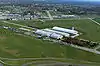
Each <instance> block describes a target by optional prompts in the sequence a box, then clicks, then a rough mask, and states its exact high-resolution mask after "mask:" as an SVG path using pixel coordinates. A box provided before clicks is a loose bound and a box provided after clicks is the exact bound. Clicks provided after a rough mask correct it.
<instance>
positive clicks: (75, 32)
mask: <svg viewBox="0 0 100 66" xmlns="http://www.w3.org/2000/svg"><path fill="white" fill-rule="evenodd" d="M52 29H53V30H57V31H60V32H65V33H69V34H75V35H76V34H78V31H76V30H71V29H66V28H61V27H53V28H52Z"/></svg>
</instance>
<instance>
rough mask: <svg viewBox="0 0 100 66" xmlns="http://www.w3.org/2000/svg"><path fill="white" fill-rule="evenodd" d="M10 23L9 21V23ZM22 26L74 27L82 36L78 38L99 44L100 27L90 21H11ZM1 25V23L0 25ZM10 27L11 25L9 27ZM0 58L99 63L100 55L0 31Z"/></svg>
mask: <svg viewBox="0 0 100 66" xmlns="http://www.w3.org/2000/svg"><path fill="white" fill-rule="evenodd" d="M9 22H11V21H9ZM12 22H15V23H19V24H23V25H33V26H37V27H39V28H51V27H53V26H60V27H65V28H69V27H71V26H74V27H75V28H76V29H77V30H79V31H80V32H81V33H83V35H81V36H80V38H84V39H88V40H93V41H98V42H100V35H99V34H100V30H99V29H100V26H98V25H96V24H94V23H93V22H91V21H90V20H56V21H46V22H45V23H41V22H39V21H33V20H31V21H12ZM0 24H2V23H0ZM10 26H11V25H10ZM0 57H7V58H25V57H27V58H31V57H33V58H42V57H55V58H66V59H67V58H71V59H75V60H84V61H91V62H97V63H100V59H99V58H100V55H96V54H93V53H90V52H86V51H83V50H79V49H75V48H73V47H70V46H64V45H59V44H57V43H53V42H48V41H44V40H38V39H36V38H35V37H24V36H20V35H17V34H15V33H13V32H11V31H8V30H4V29H0Z"/></svg>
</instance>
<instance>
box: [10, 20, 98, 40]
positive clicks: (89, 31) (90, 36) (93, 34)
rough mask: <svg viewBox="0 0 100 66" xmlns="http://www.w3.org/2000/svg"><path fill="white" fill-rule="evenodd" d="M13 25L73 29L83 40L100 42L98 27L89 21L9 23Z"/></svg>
mask: <svg viewBox="0 0 100 66" xmlns="http://www.w3.org/2000/svg"><path fill="white" fill-rule="evenodd" d="M10 22H14V23H19V24H23V25H32V26H34V27H39V28H52V27H54V26H60V27H64V28H70V27H75V28H76V29H77V30H78V31H79V32H81V33H82V34H83V35H81V36H80V38H84V39H87V40H92V41H96V42H100V35H99V34H100V26H99V25H96V24H95V23H93V22H92V21H91V20H89V19H81V20H77V19H75V20H53V21H46V22H45V23H42V22H39V21H33V20H31V21H10Z"/></svg>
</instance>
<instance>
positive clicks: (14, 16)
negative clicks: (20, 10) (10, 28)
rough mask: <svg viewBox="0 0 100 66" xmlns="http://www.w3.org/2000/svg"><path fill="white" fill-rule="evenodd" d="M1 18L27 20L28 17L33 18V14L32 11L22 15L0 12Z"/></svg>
mask: <svg viewBox="0 0 100 66" xmlns="http://www.w3.org/2000/svg"><path fill="white" fill-rule="evenodd" d="M0 19H9V20H27V19H33V16H32V15H30V13H28V14H27V15H24V16H22V15H20V14H11V13H5V12H0Z"/></svg>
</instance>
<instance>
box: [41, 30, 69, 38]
mask: <svg viewBox="0 0 100 66" xmlns="http://www.w3.org/2000/svg"><path fill="white" fill-rule="evenodd" d="M43 30H44V31H48V32H52V33H57V34H60V35H63V36H65V37H69V36H70V34H68V33H64V32H59V31H55V30H51V29H43Z"/></svg>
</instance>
